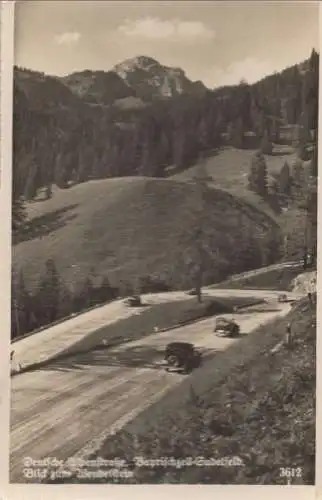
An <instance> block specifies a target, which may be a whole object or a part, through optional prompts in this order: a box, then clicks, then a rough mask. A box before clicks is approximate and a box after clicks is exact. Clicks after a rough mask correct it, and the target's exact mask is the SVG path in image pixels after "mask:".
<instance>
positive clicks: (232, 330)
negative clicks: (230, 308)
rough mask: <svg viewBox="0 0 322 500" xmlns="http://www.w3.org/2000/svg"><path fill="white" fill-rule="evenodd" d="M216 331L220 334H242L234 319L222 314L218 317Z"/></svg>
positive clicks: (230, 335) (226, 335)
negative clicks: (224, 316)
mask: <svg viewBox="0 0 322 500" xmlns="http://www.w3.org/2000/svg"><path fill="white" fill-rule="evenodd" d="M214 331H215V333H216V334H217V335H220V336H224V337H237V336H238V335H239V334H240V327H239V325H238V324H237V323H236V322H235V321H234V320H232V319H227V318H223V317H221V316H220V317H218V318H216V323H215V328H214Z"/></svg>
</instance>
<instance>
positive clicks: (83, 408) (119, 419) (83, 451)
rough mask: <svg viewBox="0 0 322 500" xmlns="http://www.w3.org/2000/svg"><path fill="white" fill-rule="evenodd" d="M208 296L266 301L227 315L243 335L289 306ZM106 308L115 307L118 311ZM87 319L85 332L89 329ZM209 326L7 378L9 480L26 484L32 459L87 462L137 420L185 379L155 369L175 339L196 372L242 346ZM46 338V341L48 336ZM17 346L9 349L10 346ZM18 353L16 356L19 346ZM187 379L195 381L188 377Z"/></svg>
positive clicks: (100, 317) (273, 297)
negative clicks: (191, 347) (195, 360)
mask: <svg viewBox="0 0 322 500" xmlns="http://www.w3.org/2000/svg"><path fill="white" fill-rule="evenodd" d="M208 292H209V294H211V295H213V296H216V295H217V296H230V295H231V296H235V297H236V296H238V295H240V296H245V295H246V296H251V297H254V296H258V297H260V298H265V299H266V301H267V304H266V308H265V307H264V308H263V310H262V311H259V310H258V308H255V309H254V310H252V308H250V309H249V310H248V311H243V313H242V314H238V318H237V316H236V315H234V316H235V317H236V319H237V320H238V323H239V324H240V326H241V332H242V333H243V334H250V333H251V332H252V331H253V330H254V329H256V328H257V327H258V326H260V325H262V324H265V323H267V322H269V321H271V320H273V319H274V318H276V317H277V316H278V315H280V316H281V315H285V314H287V313H288V311H289V310H290V308H291V306H290V304H289V303H284V304H281V303H278V302H277V295H278V292H272V291H268V292H266V291H263V290H260V291H258V290H256V291H251V290H246V291H244V290H241V291H238V290H208ZM182 295H183V294H182V293H175V292H174V293H169V294H159V295H158V294H155V295H153V296H152V295H151V296H150V300H152V301H155V302H160V301H162V300H169V298H170V297H171V300H174V299H175V298H177V299H178V300H179V299H182ZM289 295H290V294H289ZM113 307H114V309H115V308H116V307H120V306H115V305H114V306H113ZM113 307H111V308H110V309H108V307H107V306H106V308H105V313H104V314H105V322H108V321H112V319H111V317H109V314H108V310H109V311H110V314H112V313H113V314H114V313H115V312H116V310H114V309H113ZM120 311H121V310H119V312H120ZM95 314H96V320H97V321H98V322H99V323H100V322H102V321H104V314H103V312H102V311H101V313H100V314H98V313H97V312H96V313H95ZM95 314H94V315H93V316H94V319H95ZM120 316H122V315H121V313H120ZM225 316H228V317H229V316H231V315H225ZM81 318H82V317H81V316H80V317H78V318H75V320H76V323H77V327H78V328H81V327H83V333H84V332H86V328H87V329H88V331H89V330H90V323H91V321H90V315H89V313H86V314H85V315H84V318H83V319H81ZM94 319H93V324H92V328H94V329H95V321H94ZM114 320H115V315H114ZM69 321H72V320H69ZM82 322H83V323H82ZM74 326H75V325H74ZM213 326H214V319H213V318H209V319H205V320H201V321H198V322H196V323H193V324H190V325H187V326H183V327H180V328H176V329H173V330H168V331H166V332H163V333H160V332H159V333H151V335H149V336H147V337H145V338H143V339H140V340H136V341H133V342H128V343H126V344H122V345H119V346H117V347H114V348H110V349H108V350H106V349H105V350H104V349H101V350H97V351H92V352H89V353H86V354H82V355H75V356H71V357H69V358H65V359H60V360H59V359H57V360H56V361H52V362H50V363H48V365H46V366H44V367H43V368H41V369H39V370H36V371H30V372H26V373H22V374H19V375H17V376H16V377H13V378H12V379H11V384H12V391H11V436H10V444H11V446H10V448H11V450H10V451H11V456H10V480H11V482H24V481H26V479H24V478H23V467H24V460H25V459H26V457H31V458H32V459H34V460H37V459H43V458H46V457H56V458H57V459H61V460H67V459H68V458H70V457H73V456H75V455H76V456H78V457H82V458H84V457H86V456H88V454H89V453H90V452H92V451H94V450H96V449H98V448H99V446H100V444H101V443H102V442H103V441H104V440H105V439H106V437H107V436H108V435H109V434H110V433H112V432H113V431H115V430H116V429H118V428H121V427H123V426H124V425H126V424H127V423H128V422H130V421H131V420H133V419H134V418H135V417H136V415H138V414H139V413H141V412H143V411H144V410H145V409H146V408H148V407H149V406H150V405H152V404H153V403H155V402H157V401H159V400H160V399H161V398H162V397H163V396H164V395H165V394H166V393H167V392H168V391H169V390H170V389H171V388H174V387H175V386H176V385H179V384H180V383H181V382H182V381H183V380H184V379H186V376H183V375H178V374H171V373H167V372H165V370H164V369H163V368H162V366H160V361H161V359H162V355H163V352H164V348H165V346H166V344H167V343H168V342H169V341H171V340H173V339H176V340H180V341H189V342H193V343H194V344H195V345H196V346H197V347H199V348H200V349H201V350H203V351H204V354H205V355H206V358H205V362H204V364H203V365H202V366H201V367H200V368H199V369H198V371H199V370H204V369H207V366H208V369H209V366H210V364H211V363H213V362H214V360H212V359H211V357H212V354H213V353H214V352H215V351H217V352H218V351H220V350H223V349H226V348H227V347H228V346H229V345H231V344H232V343H234V342H242V341H243V340H242V338H241V339H228V338H220V337H217V336H215V334H214V333H213ZM53 328H54V327H53ZM60 328H61V335H62V337H61V338H63V332H64V328H63V326H62V325H60ZM65 328H66V326H65ZM96 328H97V326H96ZM65 333H66V332H65ZM85 334H86V333H84V335H85ZM37 335H38V334H37ZM44 335H45V334H41V336H42V342H40V341H39V344H40V346H39V352H40V351H41V345H43V343H44V340H45V339H44ZM50 338H53V337H50V335H49V339H50ZM25 340H26V341H27V340H28V338H27V339H25ZM22 342H23V341H22ZM29 342H31V340H30V341H29ZM32 342H33V343H34V348H35V351H37V349H36V347H37V346H36V340H35V339H33V340H32ZM52 342H53V341H52ZM18 344H19V343H17V344H15V347H16V345H18ZM49 344H50V340H49V341H48V345H49ZM51 350H52V349H51ZM20 354H21V356H23V348H22V347H21V351H20ZM34 354H35V353H34ZM43 356H44V347H43ZM196 372H197V370H196ZM189 377H194V373H192V374H191V375H189Z"/></svg>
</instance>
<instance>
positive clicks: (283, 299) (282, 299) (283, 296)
mask: <svg viewBox="0 0 322 500" xmlns="http://www.w3.org/2000/svg"><path fill="white" fill-rule="evenodd" d="M277 300H278V302H288V298H287V295H286V293H280V294H279V296H278V298H277Z"/></svg>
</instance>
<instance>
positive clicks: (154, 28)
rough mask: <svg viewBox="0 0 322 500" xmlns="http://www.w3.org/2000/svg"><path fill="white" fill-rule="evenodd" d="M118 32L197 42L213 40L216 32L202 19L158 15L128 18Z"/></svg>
mask: <svg viewBox="0 0 322 500" xmlns="http://www.w3.org/2000/svg"><path fill="white" fill-rule="evenodd" d="M118 33H119V34H122V35H123V36H126V37H132V38H141V39H148V40H168V41H171V42H196V41H204V40H211V39H213V38H214V37H215V32H214V31H213V30H212V29H211V28H209V27H207V26H206V25H205V24H203V23H202V22H201V21H180V20H179V19H172V20H168V21H164V20H162V19H159V18H156V17H145V18H143V19H137V20H135V21H133V20H130V19H126V20H125V22H124V23H123V24H122V25H120V26H119V27H118Z"/></svg>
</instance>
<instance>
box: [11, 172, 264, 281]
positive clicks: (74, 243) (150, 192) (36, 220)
mask: <svg viewBox="0 0 322 500" xmlns="http://www.w3.org/2000/svg"><path fill="white" fill-rule="evenodd" d="M193 189H194V188H193V186H191V185H187V184H186V183H182V182H176V181H173V180H167V179H165V180H156V179H145V178H123V179H109V180H100V181H92V182H88V183H85V184H81V185H78V186H74V187H72V188H70V189H68V190H64V191H61V190H57V191H56V192H55V193H54V196H53V198H52V199H51V200H49V201H36V202H34V203H31V204H30V205H29V215H30V218H31V230H30V234H29V235H28V236H27V237H26V238H25V241H21V242H20V243H18V244H15V245H14V247H13V262H14V264H15V265H16V266H17V267H18V268H20V267H21V268H22V269H23V270H24V273H25V276H26V283H27V286H28V287H29V288H31V289H34V288H35V287H36V286H37V283H38V281H39V276H40V273H41V272H42V269H43V266H44V263H45V261H46V260H47V259H48V258H54V259H55V262H56V265H57V267H58V269H59V271H60V273H61V274H62V275H63V277H64V279H65V280H66V281H68V282H69V283H70V285H74V284H77V283H80V282H81V281H83V280H84V278H85V277H87V276H88V275H89V274H91V272H92V271H93V270H94V273H97V274H98V275H107V276H108V277H109V278H110V279H111V281H112V282H113V281H114V283H117V284H118V283H119V280H124V279H125V280H126V279H131V278H133V277H135V276H143V275H148V274H156V275H157V276H158V277H160V278H161V279H162V278H166V279H168V278H169V277H170V276H171V277H173V276H174V280H175V283H174V286H176V287H178V286H181V285H184V286H192V285H191V284H189V282H188V277H187V276H186V272H184V271H185V268H184V265H183V257H182V251H183V248H184V247H185V246H186V244H184V243H182V240H180V238H181V237H182V235H183V234H188V233H189V231H190V229H191V224H196V221H193V217H191V208H189V207H190V206H191V199H192V197H193V196H194V191H193ZM207 208H208V213H209V221H208V230H209V233H211V236H210V238H211V241H212V243H213V244H216V245H218V246H219V247H221V256H222V259H224V262H223V260H218V261H217V268H218V270H220V269H222V267H223V265H225V262H226V265H228V268H229V266H230V265H231V263H232V262H233V261H234V257H235V256H236V253H237V254H238V251H239V247H238V246H237V247H236V245H232V242H233V241H234V239H236V238H237V239H238V238H239V237H240V236H238V235H240V231H241V227H240V214H241V209H242V210H246V211H247V215H246V216H245V217H246V220H247V224H248V225H249V227H250V228H251V230H254V228H256V226H257V227H258V226H261V225H262V224H266V225H268V226H269V225H270V224H272V221H271V220H270V219H269V218H268V217H267V216H266V215H264V214H263V213H261V212H260V211H257V210H256V209H255V208H252V207H249V206H245V205H243V204H240V203H239V204H238V203H237V201H235V199H234V198H233V197H232V196H231V195H229V194H228V193H225V192H223V191H218V190H209V192H208V197H207ZM238 232H239V233H238ZM233 256H234V257H233ZM215 267H216V266H214V268H215ZM215 271H216V269H214V272H215ZM232 272H233V270H232ZM180 280H181V282H180Z"/></svg>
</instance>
